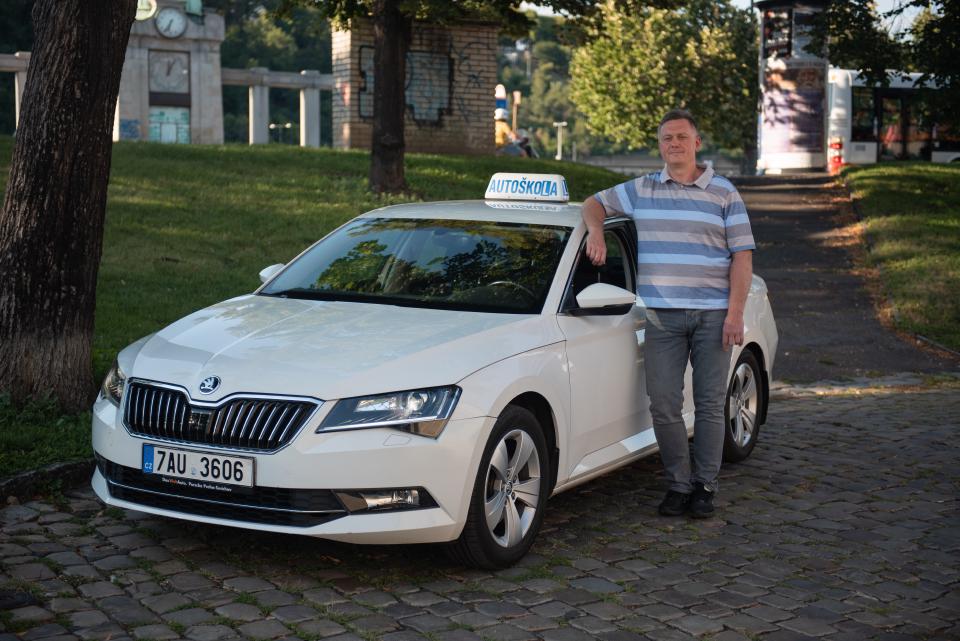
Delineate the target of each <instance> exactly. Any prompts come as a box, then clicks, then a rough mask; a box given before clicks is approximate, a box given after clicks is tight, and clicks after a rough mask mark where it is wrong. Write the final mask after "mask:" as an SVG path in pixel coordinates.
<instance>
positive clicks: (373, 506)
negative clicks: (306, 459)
mask: <svg viewBox="0 0 960 641" xmlns="http://www.w3.org/2000/svg"><path fill="white" fill-rule="evenodd" d="M336 495H337V498H339V499H340V501H341V502H342V503H343V505H344V507H346V508H347V509H348V510H349V511H350V512H373V511H385V510H409V509H415V508H421V507H434V506H436V502H435V501H434V500H433V497H431V496H430V494H428V493H427V491H426V490H424V489H422V488H409V489H395V490H338V491H337V492H336Z"/></svg>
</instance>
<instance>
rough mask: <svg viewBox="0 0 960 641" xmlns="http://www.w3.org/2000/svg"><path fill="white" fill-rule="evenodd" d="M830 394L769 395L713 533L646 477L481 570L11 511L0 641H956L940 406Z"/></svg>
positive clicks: (647, 464) (893, 395)
mask: <svg viewBox="0 0 960 641" xmlns="http://www.w3.org/2000/svg"><path fill="white" fill-rule="evenodd" d="M829 389H830V390H832V391H831V392H829V393H827V394H821V393H820V392H818V391H817V390H815V389H813V388H807V389H806V390H799V391H798V393H796V394H793V393H792V392H791V389H790V388H787V387H782V386H781V387H780V388H779V389H778V391H777V397H778V400H776V402H775V403H774V404H773V405H772V407H771V413H770V418H769V422H768V424H767V425H766V426H765V427H764V432H763V433H762V435H761V440H760V442H759V444H758V446H757V449H756V450H755V452H754V454H753V456H752V457H751V458H750V459H748V460H747V461H746V462H744V463H742V464H739V465H731V466H727V467H725V469H724V471H723V474H722V477H721V494H720V495H719V496H718V507H719V516H718V517H717V518H713V519H710V520H706V521H691V520H687V519H683V518H681V519H666V518H661V517H658V516H656V515H655V509H654V506H655V504H656V503H657V501H658V499H659V498H660V494H661V490H660V479H658V468H659V464H658V462H657V461H656V460H655V459H653V460H650V459H648V460H645V461H641V462H638V463H635V464H633V465H631V466H628V467H627V468H625V469H623V470H620V471H618V472H615V473H613V474H611V475H608V476H607V477H604V478H602V479H599V480H597V481H594V482H592V483H590V484H588V485H585V486H582V487H581V488H579V489H577V490H574V491H571V492H569V493H566V494H563V495H560V496H558V497H555V498H554V499H553V500H551V501H550V505H549V508H548V512H547V522H546V526H545V530H544V531H543V532H542V533H541V536H540V538H539V540H538V542H537V544H536V546H535V547H534V552H533V553H532V554H531V555H529V556H528V557H527V558H526V559H525V560H524V561H523V562H522V564H521V565H520V566H518V567H515V568H512V569H509V570H506V571H502V572H495V573H490V572H481V571H474V570H465V569H463V568H461V567H458V566H455V565H453V564H451V563H450V562H449V561H447V560H445V557H444V556H443V555H442V554H441V549H440V548H438V547H436V546H417V547H399V546H397V547H387V546H378V547H360V546H351V545H344V544H336V543H330V542H325V541H319V540H313V539H306V538H303V537H294V536H277V535H266V534H258V533H254V532H247V531H244V530H235V529H229V528H220V527H211V526H205V525H197V524H192V523H187V522H181V521H174V520H166V519H160V518H155V517H152V516H148V515H144V514H139V513H134V512H123V511H121V510H117V509H104V508H103V507H102V506H101V505H100V504H99V503H98V502H97V501H96V500H95V499H94V498H93V496H92V494H91V493H90V492H89V491H88V490H87V489H86V488H84V487H81V488H77V489H76V490H75V491H73V492H69V493H68V494H67V495H66V496H65V497H61V498H56V499H47V500H43V501H33V502H28V503H24V504H23V505H10V506H7V507H5V508H4V509H3V510H0V528H2V529H0V586H3V585H5V586H6V587H7V588H11V587H13V588H19V589H21V590H25V591H28V592H29V593H31V594H32V595H33V596H34V597H35V598H36V600H37V604H36V605H31V606H26V607H21V608H18V609H13V610H8V611H3V612H0V641H12V640H13V639H16V638H22V639H24V640H26V641H32V640H34V639H47V640H48V641H55V640H56V641H60V640H68V639H71V640H72V639H78V638H79V639H110V640H112V641H122V640H126V639H154V640H157V641H160V640H165V639H178V638H186V639H191V640H193V641H214V640H216V639H229V638H237V637H246V638H251V639H280V638H300V639H304V640H313V639H321V638H323V639H328V638H329V639H336V640H337V641H345V640H348V639H380V638H382V639H385V640H388V641H407V640H414V639H431V640H433V641H459V640H463V641H467V640H471V639H493V640H503V641H510V640H522V639H547V640H550V641H575V640H578V639H605V640H611V641H619V640H624V641H626V640H629V639H650V640H654V641H661V640H673V639H689V638H709V639H712V640H713V641H734V640H736V639H765V640H766V639H769V640H780V639H806V638H820V639H829V640H841V639H850V640H864V639H890V640H893V639H960V616H958V613H960V576H958V572H960V568H958V566H960V563H958V557H960V555H958V552H960V523H958V511H957V500H958V495H960V492H958V490H960V488H958V482H960V467H958V465H957V463H958V461H960V456H958V446H957V430H958V429H960V426H958V421H960V388H958V387H957V386H956V385H955V384H953V385H950V386H948V387H945V388H944V387H941V388H939V389H922V388H917V387H902V386H901V387H892V388H887V389H860V390H850V391H848V392H846V393H845V392H844V390H843V389H842V388H838V387H836V386H833V387H830V388H829ZM811 390H813V391H811ZM854 391H855V392H856V393H854Z"/></svg>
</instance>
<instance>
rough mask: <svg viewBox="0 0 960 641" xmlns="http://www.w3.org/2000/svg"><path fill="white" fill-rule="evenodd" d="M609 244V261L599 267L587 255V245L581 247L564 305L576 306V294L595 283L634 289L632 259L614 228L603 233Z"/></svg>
mask: <svg viewBox="0 0 960 641" xmlns="http://www.w3.org/2000/svg"><path fill="white" fill-rule="evenodd" d="M603 239H604V240H605V241H606V244H607V262H606V264H604V265H601V266H599V267H597V266H596V265H594V264H593V263H592V262H590V259H589V258H587V257H586V254H585V251H586V249H585V247H583V248H581V249H580V255H579V256H578V257H577V267H576V269H574V272H573V278H572V279H571V280H570V287H569V288H568V290H567V295H566V296H565V298H564V307H576V296H577V294H579V293H580V292H582V291H583V290H584V289H585V288H586V287H588V286H590V285H592V284H594V283H607V284H609V285H616V286H617V287H622V288H623V289H627V290H630V291H634V285H633V275H632V272H631V271H630V259H629V256H628V254H627V250H626V248H625V246H624V244H623V241H622V239H621V238H620V236H619V235H618V234H617V233H616V232H615V231H613V230H609V229H608V230H607V231H605V232H604V234H603Z"/></svg>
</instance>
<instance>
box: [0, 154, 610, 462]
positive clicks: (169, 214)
mask: <svg viewBox="0 0 960 641" xmlns="http://www.w3.org/2000/svg"><path fill="white" fill-rule="evenodd" d="M12 148H13V141H12V140H11V139H10V138H6V137H5V138H0V187H3V186H5V185H6V180H7V172H8V168H9V160H10V154H11V152H12ZM369 162H370V159H369V154H367V153H366V152H362V151H335V150H332V149H300V148H297V147H290V146H281V145H268V146H258V147H249V146H246V145H226V146H219V147H213V146H200V145H193V146H175V145H157V144H149V143H120V144H117V145H115V146H114V153H113V162H112V171H111V178H110V189H109V195H108V202H107V217H106V227H105V230H104V243H103V256H102V259H101V264H100V272H99V278H98V285H97V311H96V329H95V334H94V341H93V343H94V345H93V346H94V354H93V366H94V372H95V375H96V376H97V378H98V379H99V378H100V377H102V376H103V375H104V374H105V373H106V370H107V368H108V367H109V366H110V365H111V364H112V362H113V359H114V357H115V356H116V354H117V352H118V351H119V350H120V349H122V348H123V347H124V346H126V345H128V344H129V343H131V342H133V341H134V340H136V339H138V338H140V337H141V336H145V335H147V334H150V333H152V332H155V331H157V330H159V329H160V328H162V327H164V326H165V325H167V324H169V323H170V322H172V321H174V320H176V319H177V318H180V317H182V316H184V315H186V314H189V313H191V312H193V311H195V310H197V309H200V308H203V307H206V306H208V305H211V304H213V303H216V302H218V301H221V300H225V299H227V298H231V297H233V296H237V295H240V294H244V293H248V292H250V291H252V290H253V289H254V288H256V287H257V286H258V285H259V284H260V281H259V279H258V278H257V274H258V273H259V271H260V270H261V269H262V268H263V267H265V266H267V265H270V264H273V263H280V262H287V261H288V260H290V259H291V258H292V257H294V256H295V255H297V254H298V253H300V251H301V250H303V249H304V248H305V247H307V246H308V245H310V244H311V243H313V242H314V241H315V240H317V239H318V238H320V237H321V236H323V235H324V234H326V233H327V232H329V231H330V230H332V229H334V228H335V227H337V226H338V225H340V224H342V223H343V222H345V221H347V220H349V219H350V218H353V217H354V216H356V215H358V214H361V213H363V212H365V211H369V210H371V209H375V208H377V207H382V206H384V205H389V204H394V203H401V202H410V201H416V200H458V199H476V198H483V194H484V191H485V189H486V185H487V181H488V180H489V178H490V175H491V174H493V173H494V172H496V171H528V172H540V173H562V174H564V175H565V176H566V178H567V181H568V183H569V186H570V190H571V195H572V197H573V198H574V199H583V198H585V197H586V196H588V195H590V194H592V193H594V192H596V191H598V190H599V189H602V188H605V187H608V186H610V185H612V184H614V183H615V182H618V181H619V180H621V177H619V176H618V175H616V174H612V173H610V172H607V171H605V170H602V169H598V168H594V167H589V166H585V165H575V164H571V163H559V162H555V161H552V160H549V161H547V160H544V161H531V160H525V159H519V158H493V157H475V156H439V155H421V154H418V155H409V156H408V157H407V181H408V183H409V186H410V190H411V194H409V195H405V196H389V197H383V198H381V197H378V196H376V195H374V194H372V193H370V192H369V191H368V190H367V173H368V170H369ZM12 412H13V410H11V409H10V408H9V407H6V406H4V405H2V403H0V448H2V449H3V450H4V452H5V453H6V454H7V455H5V456H4V457H3V458H0V477H3V476H6V475H8V474H11V473H12V472H13V471H15V470H17V469H25V468H27V467H34V466H36V465H37V464H38V463H41V462H52V461H56V460H61V459H63V458H64V457H67V456H75V455H76V447H75V445H76V443H77V438H79V439H80V442H81V443H85V442H86V440H85V439H88V437H87V436H86V432H87V430H88V429H89V428H88V425H89V420H88V419H74V420H71V419H69V418H68V419H64V424H69V425H72V426H73V427H72V429H74V430H77V429H79V430H80V436H78V437H77V438H72V439H62V440H63V441H64V443H65V445H66V444H69V446H70V449H69V451H68V450H67V449H64V450H63V451H62V452H59V453H58V451H57V449H56V448H55V447H54V448H53V449H50V448H47V447H46V446H42V447H41V446H38V451H41V450H42V451H43V452H46V454H44V455H42V456H32V455H28V453H27V452H26V450H23V449H22V448H28V449H29V447H30V444H31V442H32V441H31V438H32V437H31V436H30V435H31V434H35V433H39V432H37V430H39V431H40V432H43V430H45V428H46V424H47V423H50V422H51V421H55V420H56V418H57V417H56V414H55V413H51V410H50V409H49V408H45V409H43V411H41V410H39V409H38V410H36V411H33V413H32V414H30V415H29V416H30V421H27V422H24V421H19V424H20V425H21V427H20V428H18V429H19V432H20V433H18V434H17V438H16V440H15V441H14V440H8V438H11V439H12V436H10V435H9V434H7V432H8V430H13V429H14V428H13V427H12V426H13V425H14V424H17V423H18V420H17V415H15V414H13V413H12ZM27 423H29V425H27ZM47 435H48V434H47V432H43V437H44V438H45V437H46V436H47ZM55 440H56V439H54V442H55ZM37 442H39V441H37ZM44 442H46V441H44ZM17 452H20V454H18V453H17ZM85 452H86V453H87V454H89V446H86V450H85ZM18 461H19V462H22V463H18Z"/></svg>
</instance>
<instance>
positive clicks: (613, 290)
mask: <svg viewBox="0 0 960 641" xmlns="http://www.w3.org/2000/svg"><path fill="white" fill-rule="evenodd" d="M636 303H637V295H636V293H634V292H631V291H629V290H626V289H623V288H622V287H617V286H616V285H609V284H607V283H594V284H593V285H590V286H589V287H585V288H584V289H583V291H582V292H580V293H579V294H577V305H579V307H577V308H575V309H571V310H570V313H571V314H572V315H574V316H622V315H623V314H626V313H628V312H629V311H630V310H631V309H633V306H634V305H636Z"/></svg>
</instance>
